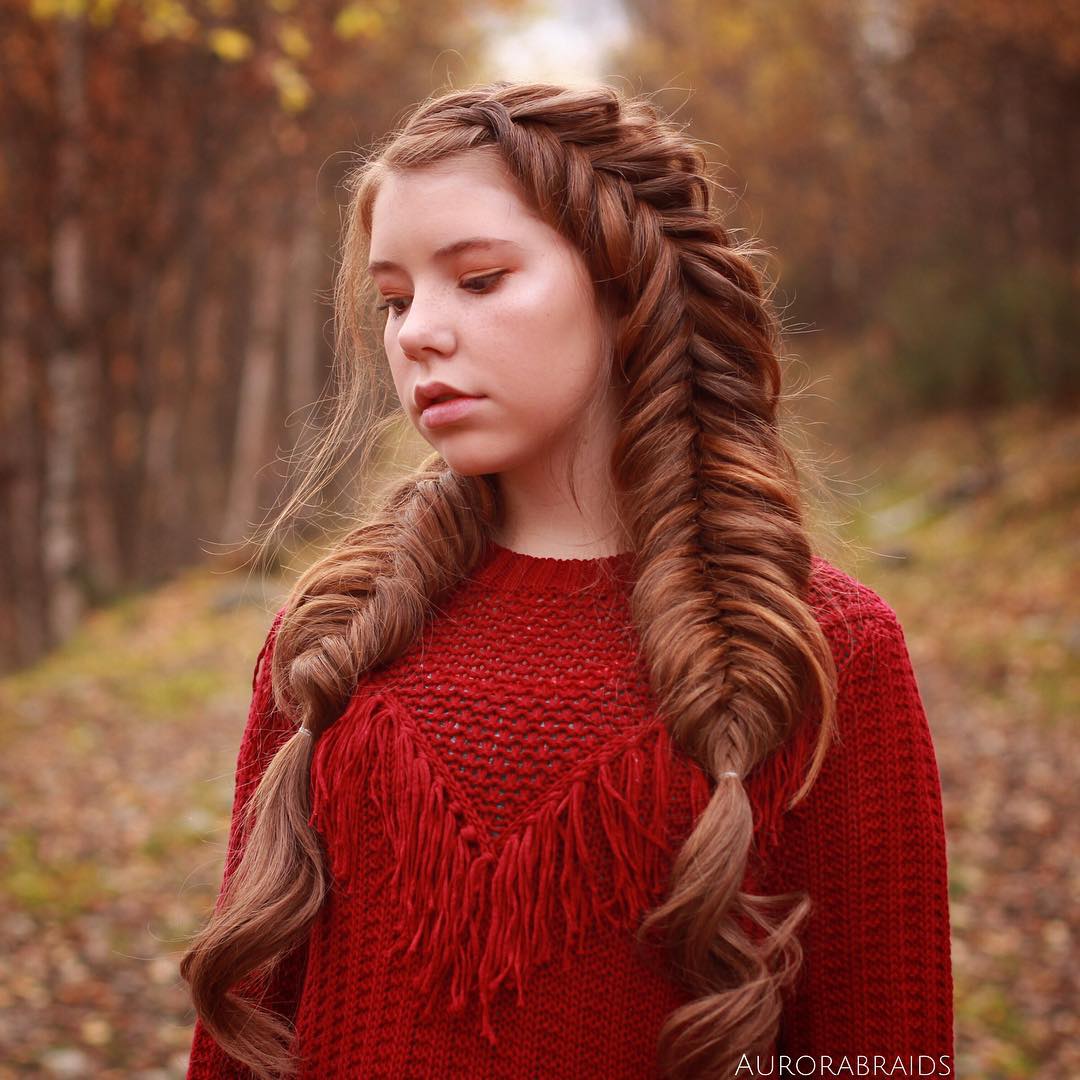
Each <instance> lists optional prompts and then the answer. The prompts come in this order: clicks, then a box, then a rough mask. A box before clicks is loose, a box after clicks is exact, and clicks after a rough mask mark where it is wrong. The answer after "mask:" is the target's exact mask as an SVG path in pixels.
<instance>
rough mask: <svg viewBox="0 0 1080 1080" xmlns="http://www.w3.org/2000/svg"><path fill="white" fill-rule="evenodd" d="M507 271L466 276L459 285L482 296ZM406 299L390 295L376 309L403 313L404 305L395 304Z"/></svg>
mask: <svg viewBox="0 0 1080 1080" xmlns="http://www.w3.org/2000/svg"><path fill="white" fill-rule="evenodd" d="M507 273H508V271H506V270H496V271H494V272H493V273H490V274H480V275H479V276H478V277H474V278H467V279H466V280H465V281H463V282H462V283H461V287H462V288H463V289H464V290H465V291H466V292H470V293H472V294H473V295H474V296H483V295H484V294H485V293H489V292H492V291H493V290H494V288H495V285H496V284H497V283H498V281H499V280H500V279H501V278H502V277H504V276H505V275H506V274H507ZM475 285H479V286H481V287H480V288H476V289H474V288H473V286H475ZM406 303H408V300H407V299H406V298H405V297H404V296H391V297H389V298H388V299H387V300H386V301H385V302H384V303H382V304H376V305H375V310H376V311H387V310H389V311H390V312H391V313H392V314H393V315H403V314H404V313H405V309H404V307H395V305H396V304H402V305H404V304H406Z"/></svg>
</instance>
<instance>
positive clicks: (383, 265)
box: [367, 236, 523, 274]
mask: <svg viewBox="0 0 1080 1080" xmlns="http://www.w3.org/2000/svg"><path fill="white" fill-rule="evenodd" d="M499 245H505V246H508V247H513V248H517V249H518V250H519V251H521V250H523V248H522V247H521V245H520V244H518V243H516V242H515V241H513V240H504V239H502V238H501V237H498V236H469V237H466V238H465V239H464V240H455V241H454V242H453V243H452V244H446V245H444V246H443V247H441V248H439V250H438V251H436V252H435V255H434V258H435V259H436V260H440V259H448V258H450V256H451V255H459V254H461V252H463V251H470V250H472V249H473V248H478V249H480V250H487V249H488V248H493V247H498V246H499ZM367 269H368V273H369V274H374V273H375V272H376V271H377V270H400V269H401V267H400V266H398V264H397V263H395V262H390V260H389V259H376V260H375V261H374V262H372V263H369V264H368V268H367Z"/></svg>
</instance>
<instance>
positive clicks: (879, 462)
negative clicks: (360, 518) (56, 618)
mask: <svg viewBox="0 0 1080 1080" xmlns="http://www.w3.org/2000/svg"><path fill="white" fill-rule="evenodd" d="M987 430H988V431H989V434H990V437H991V439H992V443H991V445H992V447H993V454H992V455H991V457H990V459H989V460H990V465H989V466H988V464H987V462H988V457H987V443H986V435H987ZM1078 459H1080V424H1078V423H1077V422H1076V421H1075V420H1068V419H1065V418H1054V417H1047V416H1045V415H1043V414H1040V413H1037V412H1027V411H1019V412H1015V413H1013V414H1010V415H1008V416H1002V417H998V418H995V419H994V420H993V421H992V422H991V423H990V426H989V428H988V429H985V430H983V431H982V433H981V434H980V436H979V438H975V437H973V436H972V435H971V434H970V433H969V431H968V429H967V428H966V427H964V426H963V425H960V424H958V423H957V422H956V421H951V420H942V421H940V422H939V423H935V424H926V425H924V426H921V427H920V428H919V430H918V431H917V432H915V433H912V432H911V431H907V432H904V433H897V434H896V435H895V436H894V437H893V439H892V440H891V441H883V440H880V439H878V440H875V441H874V443H873V445H872V447H871V448H869V449H866V448H864V449H862V450H860V451H859V452H858V454H857V455H853V456H852V457H850V458H849V459H847V460H846V461H844V462H842V463H839V464H837V465H835V466H834V467H833V469H832V472H833V473H834V476H835V478H837V479H838V480H839V482H840V486H841V487H842V488H843V489H844V490H847V491H849V492H850V493H852V494H855V495H858V496H859V500H858V505H857V508H854V509H853V510H852V512H851V516H850V519H849V520H845V521H844V522H843V531H844V533H845V536H846V537H848V538H849V539H850V540H851V541H853V543H854V546H853V547H851V548H849V549H847V551H846V553H845V554H844V555H843V557H842V560H841V564H842V565H843V566H844V568H845V569H847V570H848V571H849V572H851V573H853V574H854V575H855V576H857V577H859V578H860V579H861V580H863V581H865V582H866V583H867V584H869V585H870V586H871V587H873V588H875V589H877V590H878V591H879V592H880V593H881V594H882V595H883V596H884V597H885V598H886V599H887V600H888V601H889V603H890V604H892V606H893V607H894V608H895V609H896V610H897V612H898V614H899V615H900V618H901V621H902V623H903V625H904V627H905V632H906V635H907V639H908V644H909V648H910V650H911V653H912V659H913V662H914V665H915V669H916V673H917V676H918V679H919V684H920V687H921V689H922V692H923V697H924V700H925V702H926V706H927V712H928V714H929V717H930V722H931V726H932V728H933V732H934V738H935V743H936V746H937V752H938V761H939V766H940V769H941V774H942V783H943V791H944V801H945V814H946V823H947V827H948V830H949V854H950V891H951V897H952V921H953V960H954V972H955V979H956V1013H957V1025H958V1042H957V1057H958V1061H957V1075H958V1076H961V1077H972V1078H979V1080H1013V1078H1017V1080H1020V1078H1029V1077H1037V1078H1040V1080H1042V1078H1045V1080H1066V1078H1068V1077H1073V1076H1078V1075H1080V1050H1078V1047H1080V1022H1078V1019H1077V1012H1076V1009H1075V1003H1076V1001H1077V1000H1080V993H1078V987H1077V981H1078V977H1077V971H1076V966H1075V960H1074V952H1073V942H1074V935H1075V932H1076V927H1075V924H1074V923H1073V922H1071V921H1070V919H1069V912H1070V903H1071V904H1072V906H1073V908H1074V907H1075V898H1076V896H1077V895H1078V893H1080V890H1078V881H1077V875H1078V870H1077V859H1076V853H1077V851H1078V849H1080V843H1078V841H1080V827H1078V823H1077V815H1076V813H1075V809H1074V808H1075V799H1074V792H1075V791H1076V790H1077V787H1078V781H1080V775H1078V774H1080V763H1078V759H1077V755H1076V753H1075V729H1074V725H1075V717H1076V716H1077V715H1078V709H1077V705H1078V698H1080V677H1078V674H1077V673H1078V670H1080V665H1078V664H1077V654H1078V653H1080V613H1078V610H1077V606H1076V601H1075V595H1076V593H1077V591H1078V590H1077V587H1076V586H1077V581H1076V579H1075V570H1074V568H1075V566H1076V562H1077V560H1076V556H1077V546H1078V540H1077V536H1078V529H1077V526H1078V524H1080V520H1078V517H1080V512H1078V508H1080V490H1078V487H1077V476H1076V470H1075V462H1076V461H1077V460H1078ZM851 505H852V506H853V507H854V506H855V504H851ZM1070 573H1072V576H1070ZM242 578H243V573H242V572H241V573H239V574H237V575H235V576H222V575H215V574H210V573H208V572H197V573H193V574H191V575H188V576H185V577H184V578H182V579H180V580H177V581H175V582H173V583H171V584H170V585H168V586H167V587H164V588H162V589H160V590H157V591H155V592H154V593H152V594H147V595H144V596H140V597H136V598H132V599H129V600H125V601H124V602H122V603H118V604H116V605H114V606H112V607H110V608H109V609H108V610H106V611H102V612H99V613H96V614H95V615H93V616H92V617H91V618H90V619H88V621H87V623H86V625H85V627H84V628H83V630H82V631H81V632H80V634H79V635H78V637H77V638H76V639H75V640H73V641H72V642H70V643H69V644H68V645H67V646H66V647H64V648H63V649H61V650H59V651H57V653H55V654H54V655H53V656H52V657H50V658H49V659H47V660H46V661H45V662H43V663H41V664H39V665H37V666H35V667H34V668H33V669H31V670H29V671H26V672H23V673H20V674H18V675H15V676H10V677H8V678H6V679H5V680H3V681H2V682H0V736H2V738H3V742H4V747H5V752H4V754H3V755H2V757H0V781H2V790H0V815H2V824H3V830H4V836H5V843H4V848H3V853H2V857H0V934H2V939H3V941H4V943H5V948H4V950H3V953H2V954H0V1045H2V1046H3V1047H4V1048H5V1049H4V1054H3V1062H2V1063H0V1078H6V1077H17V1076H20V1077H21V1076H24V1075H45V1076H61V1077H62V1076H71V1077H90V1076H92V1077H102V1078H110V1077H114V1078H120V1077H123V1078H137V1080H138V1078H141V1080H150V1078H167V1077H179V1076H183V1074H184V1070H185V1067H186V1056H187V1049H188V1046H189V1045H190V1039H191V1025H192V1021H193V1014H192V1011H191V1009H190V1006H189V1004H188V998H187V994H186V991H185V987H184V984H183V983H182V981H181V980H180V978H179V975H178V973H177V963H178V960H179V957H180V955H181V954H182V952H183V951H184V948H185V944H186V941H187V939H188V937H189V936H190V935H191V934H192V933H193V931H194V930H195V929H196V928H197V927H198V926H199V924H200V923H201V921H202V920H203V919H204V918H205V916H206V914H207V913H208V911H209V908H210V907H211V905H212V903H213V899H214V895H215V893H216V890H217V886H218V883H219V880H220V873H221V864H222V859H223V855H224V844H225V836H226V829H227V824H228V814H229V806H230V802H231V798H232V769H233V765H234V762H235V754H236V749H237V746H238V742H239V736H240V732H241V729H242V727H243V723H244V720H245V717H246V712H247V705H248V699H249V695H250V678H251V669H252V665H253V663H254V660H255V656H256V653H257V651H258V648H259V645H260V643H261V640H262V637H263V635H264V634H265V631H266V629H267V626H268V624H269V619H270V615H271V613H272V611H273V610H274V608H275V601H276V599H277V596H278V595H279V594H278V593H276V592H275V586H274V585H273V584H271V585H270V586H268V587H267V588H266V589H265V590H262V591H259V592H255V591H253V590H251V589H250V588H246V587H245V586H244V582H243V581H242V580H237V579H242Z"/></svg>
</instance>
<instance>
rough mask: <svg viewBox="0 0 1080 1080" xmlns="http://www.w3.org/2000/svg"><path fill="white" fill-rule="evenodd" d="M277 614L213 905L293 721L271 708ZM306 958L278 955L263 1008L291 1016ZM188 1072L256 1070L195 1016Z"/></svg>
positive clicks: (261, 667) (207, 1075)
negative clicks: (247, 815)
mask: <svg viewBox="0 0 1080 1080" xmlns="http://www.w3.org/2000/svg"><path fill="white" fill-rule="evenodd" d="M282 614H283V611H279V612H278V613H277V615H276V616H275V618H274V621H273V624H272V625H271V627H270V630H269V632H268V633H267V636H266V640H265V642H264V643H263V646H262V649H261V650H260V651H259V655H258V658H257V659H256V661H255V671H254V674H253V677H252V686H251V690H252V693H251V704H250V707H249V710H248V719H247V724H246V726H245V728H244V732H243V735H242V736H241V739H240V750H239V754H238V755H237V761H236V779H235V787H234V796H233V806H232V817H231V821H230V825H229V839H228V846H227V849H226V854H225V867H224V870H223V873H222V883H221V888H220V889H219V891H218V898H217V901H216V904H215V907H218V906H220V904H221V902H222V894H223V891H224V888H225V885H226V884H227V883H228V881H229V880H230V879H231V877H232V875H233V874H234V873H235V871H236V867H237V866H238V865H239V863H240V859H241V856H242V855H243V852H244V842H245V836H244V830H243V827H242V820H241V816H242V812H243V809H244V807H245V806H246V805H247V802H248V800H249V799H250V798H251V796H252V795H253V794H254V792H255V789H256V788H257V787H258V784H259V780H260V779H261V778H262V775H263V773H264V772H265V770H266V767H267V765H268V764H269V763H270V760H271V759H272V758H273V756H274V754H276V753H277V751H278V749H279V748H280V747H281V745H282V744H283V743H284V742H285V741H286V740H287V739H288V738H289V736H290V735H291V734H292V733H293V730H294V725H293V724H292V723H291V722H290V721H289V720H288V719H287V718H285V717H284V716H282V715H281V713H280V712H279V711H278V710H277V709H275V708H274V700H273V691H272V686H271V679H270V661H271V657H272V655H273V646H274V637H275V634H276V632H277V628H278V625H279V623H280V622H281V617H282ZM306 959H307V948H306V945H304V946H301V947H300V948H297V949H294V950H293V951H292V952H291V953H289V954H288V955H287V956H286V957H284V958H283V959H282V961H281V962H280V964H278V966H277V967H276V968H275V969H274V972H273V974H272V976H271V978H270V980H269V983H268V984H267V986H266V988H265V996H262V998H261V1000H262V1004H263V1005H264V1006H265V1007H267V1008H270V1009H273V1010H274V1011H275V1012H278V1013H280V1014H281V1015H283V1016H285V1017H286V1018H288V1019H290V1020H292V1019H294V1018H295V1013H296V1008H297V1005H298V1003H299V998H300V991H301V988H302V985H303V977H304V969H305V966H306ZM187 1076H188V1080H251V1078H253V1077H254V1076H255V1074H254V1073H253V1072H252V1071H251V1070H249V1069H247V1068H246V1067H244V1066H242V1065H241V1064H240V1063H239V1062H237V1061H236V1060H235V1059H234V1058H231V1057H229V1056H228V1055H227V1054H226V1053H225V1052H224V1051H223V1050H222V1049H221V1047H219V1046H218V1044H217V1043H216V1042H215V1041H214V1039H213V1037H212V1036H211V1035H210V1033H209V1032H208V1031H207V1030H206V1028H205V1027H204V1026H203V1024H202V1021H201V1020H199V1019H196V1022H195V1031H194V1035H193V1038H192V1045H191V1053H190V1056H189V1059H188V1072H187Z"/></svg>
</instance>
